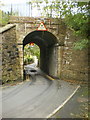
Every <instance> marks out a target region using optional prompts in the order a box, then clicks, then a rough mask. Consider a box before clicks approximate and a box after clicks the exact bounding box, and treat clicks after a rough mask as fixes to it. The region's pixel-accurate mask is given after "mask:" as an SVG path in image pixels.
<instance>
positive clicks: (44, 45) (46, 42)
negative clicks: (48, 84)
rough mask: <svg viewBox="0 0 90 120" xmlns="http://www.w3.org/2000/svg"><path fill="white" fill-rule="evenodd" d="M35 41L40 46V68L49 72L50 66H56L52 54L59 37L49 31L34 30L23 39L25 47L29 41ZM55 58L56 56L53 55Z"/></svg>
mask: <svg viewBox="0 0 90 120" xmlns="http://www.w3.org/2000/svg"><path fill="white" fill-rule="evenodd" d="M31 42H33V43H35V44H36V45H38V46H39V48H40V69H41V70H42V71H43V72H45V73H46V74H49V71H50V66H54V64H55V63H53V60H52V56H53V49H54V45H55V44H56V43H58V42H57V38H56V37H55V36H54V35H53V34H52V33H50V32H48V31H33V32H31V33H29V34H28V35H27V36H26V37H25V38H24V40H23V47H25V45H27V44H29V43H31ZM53 58H54V59H55V56H53Z"/></svg>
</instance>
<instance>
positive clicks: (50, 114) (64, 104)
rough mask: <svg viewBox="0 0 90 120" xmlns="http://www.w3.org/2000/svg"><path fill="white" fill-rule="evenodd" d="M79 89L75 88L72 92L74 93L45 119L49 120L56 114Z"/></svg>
mask: <svg viewBox="0 0 90 120" xmlns="http://www.w3.org/2000/svg"><path fill="white" fill-rule="evenodd" d="M79 88H80V85H79V86H77V88H76V89H75V90H74V92H73V93H72V94H71V95H70V96H69V97H68V98H67V99H66V100H65V101H64V102H63V103H62V104H61V105H60V106H59V107H58V108H57V109H55V110H54V111H53V112H52V113H51V114H49V115H48V116H47V117H46V118H50V117H51V116H53V115H54V114H55V113H56V112H58V111H59V110H60V109H61V108H62V107H63V106H64V105H65V104H66V103H67V102H68V101H69V100H70V98H71V97H73V95H74V94H75V93H76V91H77V90H78V89H79Z"/></svg>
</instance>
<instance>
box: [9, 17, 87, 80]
mask: <svg viewBox="0 0 90 120" xmlns="http://www.w3.org/2000/svg"><path fill="white" fill-rule="evenodd" d="M41 21H43V22H44V23H45V25H46V28H47V29H48V31H49V32H51V33H52V34H54V35H55V36H56V38H57V40H58V43H59V44H60V46H57V48H56V50H57V58H55V59H57V60H56V61H57V65H56V66H57V70H56V71H57V77H59V78H61V79H64V80H78V81H87V80H88V52H87V50H86V49H84V50H81V51H80V50H74V49H73V43H74V42H75V41H78V40H79V38H77V37H75V36H74V35H73V31H72V30H70V29H68V28H67V27H66V25H65V24H64V22H62V20H58V19H48V18H47V19H45V18H44V19H43V18H30V17H19V18H18V17H14V18H11V21H10V23H16V24H17V25H16V32H17V39H18V43H20V44H21V45H18V48H19V52H20V61H21V66H22V67H21V68H23V44H22V43H23V39H24V37H25V36H26V35H27V34H28V33H30V32H32V31H35V30H37V28H38V26H39V24H40V22H41ZM22 74H23V69H22Z"/></svg>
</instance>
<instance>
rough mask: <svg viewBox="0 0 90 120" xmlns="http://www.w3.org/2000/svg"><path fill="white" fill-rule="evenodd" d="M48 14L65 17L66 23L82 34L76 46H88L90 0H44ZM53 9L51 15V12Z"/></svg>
mask: <svg viewBox="0 0 90 120" xmlns="http://www.w3.org/2000/svg"><path fill="white" fill-rule="evenodd" d="M44 1H45V3H46V6H45V7H44V10H45V13H46V16H47V17H48V16H50V17H57V18H60V19H63V20H64V22H65V23H66V25H67V26H68V27H70V28H72V29H73V30H74V34H75V35H76V36H80V37H81V39H80V41H77V42H76V43H74V48H75V49H79V50H82V49H83V48H87V46H88V45H89V44H90V42H89V38H90V37H89V30H90V27H89V26H90V25H89V11H90V2H71V1H68V2H63V1H59V0H52V2H50V3H49V1H48V0H44ZM50 10H51V15H49V14H50Z"/></svg>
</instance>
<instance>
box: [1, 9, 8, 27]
mask: <svg viewBox="0 0 90 120" xmlns="http://www.w3.org/2000/svg"><path fill="white" fill-rule="evenodd" d="M8 20H9V16H8V14H6V13H5V12H3V11H1V10H0V25H6V24H7V23H8Z"/></svg>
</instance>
